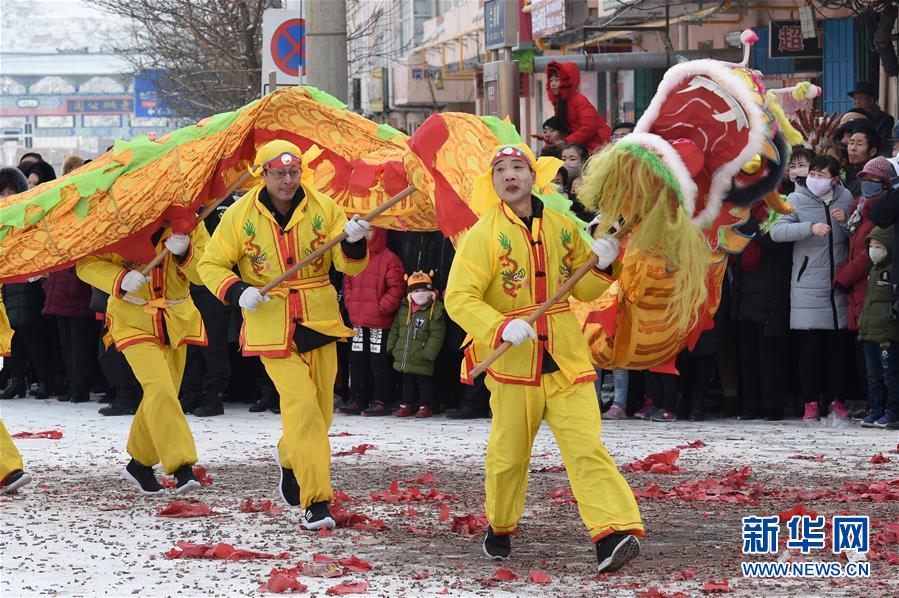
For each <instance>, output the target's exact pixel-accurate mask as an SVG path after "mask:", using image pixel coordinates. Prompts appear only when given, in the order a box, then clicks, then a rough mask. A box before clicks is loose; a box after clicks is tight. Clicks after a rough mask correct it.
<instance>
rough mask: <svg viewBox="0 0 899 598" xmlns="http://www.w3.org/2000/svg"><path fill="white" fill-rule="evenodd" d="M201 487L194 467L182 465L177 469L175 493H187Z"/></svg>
mask: <svg viewBox="0 0 899 598" xmlns="http://www.w3.org/2000/svg"><path fill="white" fill-rule="evenodd" d="M199 487H200V481H199V480H198V479H197V476H195V475H194V468H193V467H191V466H190V465H182V466H181V467H179V468H178V469H176V470H175V494H187V493H188V492H190V491H191V490H195V489H197V488H199Z"/></svg>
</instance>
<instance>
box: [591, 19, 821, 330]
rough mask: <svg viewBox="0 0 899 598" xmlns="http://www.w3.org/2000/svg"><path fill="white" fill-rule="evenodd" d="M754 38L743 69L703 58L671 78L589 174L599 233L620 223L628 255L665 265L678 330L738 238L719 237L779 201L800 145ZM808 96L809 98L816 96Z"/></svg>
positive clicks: (749, 35)
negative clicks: (752, 60) (760, 204)
mask: <svg viewBox="0 0 899 598" xmlns="http://www.w3.org/2000/svg"><path fill="white" fill-rule="evenodd" d="M754 37H755V34H754V33H753V32H752V31H751V30H747V31H745V32H744V33H743V36H742V39H743V42H744V45H745V50H744V60H743V62H742V63H739V64H733V63H725V62H721V61H718V60H712V59H702V60H694V61H683V62H680V63H679V64H676V65H674V66H672V67H671V68H670V69H668V71H666V73H665V75H664V77H663V79H662V82H661V84H660V85H659V88H658V91H657V93H656V95H655V96H654V97H653V99H652V101H651V102H650V104H649V106H648V107H647V109H646V111H645V113H644V114H643V116H642V117H641V118H640V120H639V121H638V122H637V125H636V127H635V128H634V131H633V133H631V134H629V135H626V136H625V137H623V138H621V139H620V140H619V141H617V142H616V143H615V144H614V145H610V146H607V147H606V148H605V149H603V150H602V151H601V152H600V153H598V154H597V155H595V156H593V157H592V158H591V159H590V160H589V161H588V162H587V164H586V166H585V168H584V175H583V177H584V183H583V185H582V187H581V189H580V190H579V192H578V198H579V199H580V200H581V201H582V202H583V203H584V204H585V205H586V206H587V207H589V208H592V209H593V210H595V211H597V212H598V213H599V214H600V217H599V226H598V227H597V230H608V229H609V228H611V227H612V226H613V224H614V223H615V222H616V221H618V220H619V218H620V219H622V220H623V221H624V223H625V226H624V230H625V231H626V232H627V240H626V243H627V249H628V251H629V252H639V253H641V254H644V255H651V256H654V257H658V258H662V259H663V260H664V261H665V263H666V264H667V266H666V268H667V269H668V270H670V272H671V273H672V276H673V277H674V279H675V280H674V286H675V289H674V295H673V297H672V299H673V301H672V305H671V312H670V313H671V314H672V318H673V319H674V320H675V322H676V324H677V327H678V328H679V329H687V328H689V327H691V326H692V325H693V324H694V323H695V316H696V314H697V312H698V309H699V307H700V306H701V305H703V303H704V302H705V299H706V293H707V289H706V280H705V269H706V267H707V266H708V263H709V261H710V255H711V253H712V252H713V251H718V250H719V249H722V248H720V247H719V241H720V240H721V239H729V238H730V237H728V236H726V235H722V234H721V230H720V229H721V228H722V227H726V226H728V225H733V224H735V223H737V222H738V220H739V219H738V218H735V217H734V214H735V213H736V212H740V211H741V210H743V209H744V208H748V207H749V206H750V205H751V204H752V203H753V202H755V201H757V200H759V199H762V198H766V197H769V196H770V195H771V193H772V192H773V191H774V190H775V189H776V187H777V185H778V184H779V183H780V181H781V180H782V178H783V175H784V171H785V169H786V167H787V162H788V160H789V152H790V149H789V148H790V144H791V143H796V142H797V139H796V137H797V136H798V141H801V135H799V134H798V133H797V132H796V131H795V129H793V127H792V126H791V125H790V124H789V122H788V121H787V119H786V117H785V116H784V114H783V110H781V109H780V106H779V105H777V101H776V95H775V94H774V93H771V92H766V90H765V88H764V86H763V84H762V81H761V73H759V72H758V71H753V70H751V69H749V68H748V67H747V64H748V57H749V47H750V46H751V44H752V43H754V41H755V39H753V38H754ZM810 87H813V86H810ZM810 87H807V88H805V96H806V97H814V95H813V92H814V90H817V88H814V89H811V88H810ZM768 201H771V200H770V199H769V200H768ZM725 203H727V204H729V206H728V207H727V209H722V208H723V207H724V205H725ZM723 249H724V250H725V251H726V250H727V248H726V247H725V248H723Z"/></svg>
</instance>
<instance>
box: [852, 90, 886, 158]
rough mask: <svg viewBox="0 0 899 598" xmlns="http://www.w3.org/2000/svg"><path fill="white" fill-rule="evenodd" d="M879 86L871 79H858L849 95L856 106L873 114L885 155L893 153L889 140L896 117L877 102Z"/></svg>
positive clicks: (881, 149) (882, 152)
mask: <svg viewBox="0 0 899 598" xmlns="http://www.w3.org/2000/svg"><path fill="white" fill-rule="evenodd" d="M877 95H878V94H877V86H876V85H874V84H873V83H871V82H869V81H858V82H857V83H856V84H855V87H853V88H852V91H850V92H849V97H851V98H852V104H853V105H854V106H855V107H856V108H863V109H864V110H867V111H868V112H869V113H870V114H871V120H873V121H874V127H875V129H876V131H877V136H878V138H879V140H880V143H879V147H878V149H879V153H880V154H881V155H884V156H889V155H892V152H891V150H892V148H891V147H890V146H891V144H890V143H889V141H887V140H888V139H889V138H890V137H891V136H892V132H893V124H895V122H896V119H895V118H893V117H892V116H891V115H889V114H887V113H886V112H884V111H883V110H882V109H881V108H880V106H879V105H878V104H877Z"/></svg>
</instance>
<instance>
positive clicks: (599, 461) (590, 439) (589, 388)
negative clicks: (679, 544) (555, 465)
mask: <svg viewBox="0 0 899 598" xmlns="http://www.w3.org/2000/svg"><path fill="white" fill-rule="evenodd" d="M487 387H488V388H489V389H490V409H491V410H492V411H493V423H492V427H491V429H490V440H489V442H488V443H487V463H486V470H487V475H486V504H485V507H486V511H487V520H488V521H489V522H490V526H491V527H492V528H493V530H494V531H495V532H496V533H511V532H513V531H515V529H516V528H517V527H518V520H519V519H520V518H521V512H522V510H524V499H525V493H526V491H527V486H528V467H529V465H530V460H531V447H532V446H533V444H534V437H535V436H536V435H537V431H538V430H539V429H540V423H541V422H542V421H543V419H546V422H547V423H548V424H549V427H550V429H551V430H552V432H553V435H554V436H555V437H556V443H557V444H558V445H559V450H560V451H561V453H562V461H563V462H564V463H565V469H566V471H567V472H568V480H569V482H570V483H571V490H572V492H573V493H574V498H575V499H576V500H577V504H578V511H579V512H580V514H581V519H582V520H583V522H584V525H585V526H586V527H587V530H588V531H589V532H590V536H591V537H592V538H593V541H594V542H595V541H597V540H600V539H602V538H603V537H605V536H606V535H608V534H610V533H613V532H623V531H627V532H630V533H634V534H636V535H641V536H642V535H643V523H642V521H641V520H640V510H639V509H638V508H637V501H636V500H635V499H634V494H633V492H631V489H630V486H628V484H627V481H625V479H624V477H623V476H622V475H621V473H619V471H618V468H617V467H616V466H615V462H614V461H613V460H612V457H611V456H610V455H609V451H607V450H606V447H605V446H604V445H603V443H602V440H600V438H599V436H600V433H601V431H602V419H601V416H600V412H599V403H598V401H597V399H596V391H595V389H594V387H593V383H592V382H585V383H581V384H574V385H572V384H571V383H569V382H568V381H567V380H566V379H565V377H564V376H563V375H562V373H561V372H553V373H552V374H545V375H543V376H542V380H541V384H540V386H522V385H518V384H502V383H499V382H496V381H495V380H493V379H492V378H490V377H489V376H488V377H487Z"/></svg>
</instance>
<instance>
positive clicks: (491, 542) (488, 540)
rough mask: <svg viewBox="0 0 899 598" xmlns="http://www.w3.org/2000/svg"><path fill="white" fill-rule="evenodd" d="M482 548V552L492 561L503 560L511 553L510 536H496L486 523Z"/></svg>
mask: <svg viewBox="0 0 899 598" xmlns="http://www.w3.org/2000/svg"><path fill="white" fill-rule="evenodd" d="M483 548H484V554H486V555H487V556H488V557H490V558H491V559H493V560H494V561H504V560H506V559H507V558H509V556H510V555H511V554H512V538H511V536H509V534H503V535H501V536H497V535H496V534H494V533H493V528H492V527H490V526H489V525H488V526H487V535H486V536H484V546H483Z"/></svg>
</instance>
